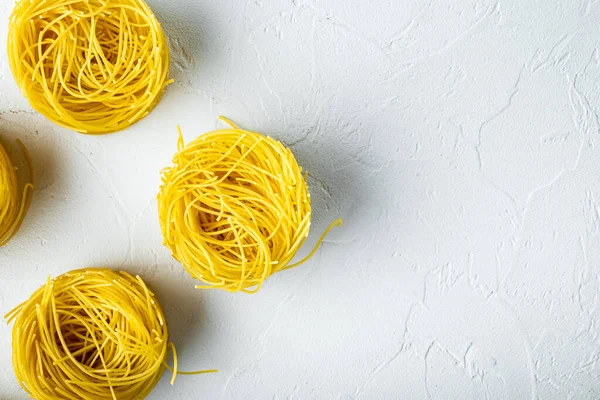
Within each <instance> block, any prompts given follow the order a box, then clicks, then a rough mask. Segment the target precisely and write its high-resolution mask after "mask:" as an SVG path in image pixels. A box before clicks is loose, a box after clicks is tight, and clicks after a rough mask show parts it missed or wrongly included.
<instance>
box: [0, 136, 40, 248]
mask: <svg viewBox="0 0 600 400" xmlns="http://www.w3.org/2000/svg"><path fill="white" fill-rule="evenodd" d="M17 142H18V143H19V146H21V149H22V150H23V153H24V154H25V157H26V159H27V162H28V163H29V183H27V184H26V185H25V187H24V188H23V192H22V193H19V184H18V180H17V173H16V172H15V168H14V167H13V164H12V162H11V161H10V158H9V157H8V154H7V153H6V150H4V147H3V146H2V144H0V247H2V246H4V245H5V244H6V243H8V241H9V240H10V239H12V237H13V236H14V235H15V234H16V233H17V231H18V230H19V228H20V227H21V224H22V223H23V219H24V218H25V214H26V213H27V210H28V209H29V204H30V203H31V195H30V194H31V190H32V189H33V169H32V168H31V160H30V159H29V154H28V153H27V150H26V149H25V146H23V143H21V141H20V140H17Z"/></svg>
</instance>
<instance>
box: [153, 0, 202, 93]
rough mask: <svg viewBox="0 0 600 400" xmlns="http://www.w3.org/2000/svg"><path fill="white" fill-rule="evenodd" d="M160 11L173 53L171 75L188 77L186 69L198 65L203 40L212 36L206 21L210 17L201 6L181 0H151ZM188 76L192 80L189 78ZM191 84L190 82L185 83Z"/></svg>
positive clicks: (178, 79)
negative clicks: (188, 4)
mask: <svg viewBox="0 0 600 400" xmlns="http://www.w3.org/2000/svg"><path fill="white" fill-rule="evenodd" d="M148 4H149V6H150V8H151V9H152V11H153V12H154V13H155V14H156V17H157V19H158V21H159V22H160V24H161V26H162V28H163V31H164V32H165V35H166V37H167V41H168V43H169V49H170V53H171V71H170V74H169V77H170V78H174V79H175V81H176V82H178V81H181V80H184V78H185V76H186V72H188V71H189V70H193V69H194V68H196V67H197V65H198V61H199V59H200V58H201V55H202V53H203V46H202V44H203V42H204V40H205V39H206V38H207V37H209V36H210V33H209V32H207V31H206V28H205V25H206V24H205V23H204V21H206V20H207V16H206V15H203V14H201V13H200V12H199V10H198V8H197V7H182V5H181V4H179V3H177V2H158V1H152V0H150V1H148ZM189 78H190V77H189V76H188V80H189ZM185 83H189V82H185Z"/></svg>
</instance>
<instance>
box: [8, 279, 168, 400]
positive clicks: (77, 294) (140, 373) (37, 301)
mask: <svg viewBox="0 0 600 400" xmlns="http://www.w3.org/2000/svg"><path fill="white" fill-rule="evenodd" d="M7 318H8V320H9V322H11V321H14V327H13V367H14V370H15V374H16V376H17V379H18V381H19V383H20V384H21V386H22V387H23V389H25V391H27V393H28V394H29V395H30V396H31V397H33V398H36V399H85V400H88V399H89V400H91V399H94V400H101V399H107V400H108V399H111V400H112V399H119V400H127V399H143V398H144V397H145V396H146V395H147V394H148V393H150V391H152V389H153V388H154V386H155V385H156V383H157V382H158V381H159V379H160V377H161V375H162V374H163V372H164V370H165V367H166V358H167V353H168V349H167V343H168V331H167V325H166V322H165V317H164V315H163V311H162V309H161V307H160V305H159V303H158V301H157V300H156V299H155V298H154V294H153V293H152V292H151V291H150V290H149V289H148V288H147V287H146V284H145V283H144V281H143V280H142V279H141V278H140V277H133V276H131V275H129V274H128V273H125V272H114V271H112V270H109V269H96V268H88V269H81V270H75V271H71V272H67V273H65V274H63V275H60V276H59V277H57V278H55V279H54V280H50V279H48V281H47V283H46V284H45V285H44V286H42V287H40V288H39V289H38V290H36V291H35V292H34V293H33V294H32V295H31V297H30V298H29V299H28V300H27V301H25V302H24V303H23V304H21V305H19V306H18V307H16V308H15V309H14V310H12V311H11V312H10V313H9V314H8V315H7Z"/></svg>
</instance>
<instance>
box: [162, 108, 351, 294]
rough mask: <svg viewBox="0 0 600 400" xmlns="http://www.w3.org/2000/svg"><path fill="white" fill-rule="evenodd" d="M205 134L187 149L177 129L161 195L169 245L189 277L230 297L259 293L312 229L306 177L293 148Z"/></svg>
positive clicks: (233, 133) (230, 132)
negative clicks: (237, 294)
mask: <svg viewBox="0 0 600 400" xmlns="http://www.w3.org/2000/svg"><path fill="white" fill-rule="evenodd" d="M221 119H223V120H224V121H226V122H228V123H229V124H230V125H231V127H232V128H231V129H221V130H217V131H213V132H209V133H206V134H204V135H202V136H200V137H199V138H197V139H196V140H194V141H192V142H190V143H188V144H187V146H184V144H183V137H182V135H181V131H180V132H179V142H178V151H177V153H176V154H175V156H174V157H173V164H174V165H173V166H171V167H168V168H165V169H164V170H163V171H162V173H161V175H162V185H161V187H160V191H159V194H158V212H159V218H160V225H161V229H162V233H163V237H164V244H165V246H167V247H168V248H169V249H170V250H171V252H172V254H173V257H174V258H175V259H177V260H178V261H179V262H181V264H183V266H184V268H185V269H186V270H187V271H188V273H189V274H190V275H191V276H192V277H193V278H195V279H199V280H201V281H203V282H204V283H206V285H203V286H201V285H199V286H197V287H198V288H220V289H224V290H227V291H231V292H237V291H242V292H246V293H254V292H256V291H258V290H259V289H260V287H261V285H262V283H263V282H264V280H265V279H266V278H268V277H269V276H270V275H272V274H273V273H275V272H278V271H281V270H285V269H288V268H291V267H294V266H296V265H299V264H301V263H303V262H305V261H306V260H308V258H310V257H311V256H312V255H313V254H314V252H315V251H316V249H317V248H318V246H319V245H320V244H321V242H322V241H323V239H324V237H325V235H326V234H327V233H328V232H329V230H330V229H331V228H332V227H333V226H340V225H341V223H342V221H341V220H339V219H338V220H336V221H334V222H333V223H332V224H331V225H330V226H329V228H328V229H327V230H326V231H325V233H324V234H323V235H322V236H321V238H320V239H319V241H318V242H317V245H316V246H315V248H314V250H313V251H312V252H311V253H310V254H309V255H308V256H307V257H306V258H304V259H303V260H301V261H300V262H297V263H295V264H290V262H291V261H292V259H293V258H294V255H295V254H296V252H297V251H298V250H299V249H300V247H301V246H302V244H303V243H304V241H305V240H306V238H307V237H308V233H309V230H310V223H311V204H310V193H309V191H308V187H307V185H306V179H305V178H306V176H305V175H303V173H302V168H300V167H299V166H298V163H297V162H296V159H295V158H294V155H293V154H292V152H291V151H290V149H288V148H286V147H285V146H284V145H283V144H282V143H281V142H279V141H277V140H274V139H272V138H270V137H267V136H263V135H261V134H259V133H256V132H250V131H245V130H242V129H239V128H237V127H236V126H235V125H234V124H233V123H231V122H230V121H229V120H227V119H225V118H223V117H221Z"/></svg>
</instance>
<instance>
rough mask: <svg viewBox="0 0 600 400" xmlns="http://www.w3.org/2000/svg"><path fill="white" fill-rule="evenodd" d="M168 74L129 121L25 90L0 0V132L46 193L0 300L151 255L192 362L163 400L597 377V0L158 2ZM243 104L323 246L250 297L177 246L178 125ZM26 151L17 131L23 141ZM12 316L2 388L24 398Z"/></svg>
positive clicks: (518, 384) (358, 393)
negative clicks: (54, 111) (166, 232)
mask: <svg viewBox="0 0 600 400" xmlns="http://www.w3.org/2000/svg"><path fill="white" fill-rule="evenodd" d="M148 2H149V4H150V5H151V6H152V7H153V9H154V11H155V12H156V14H157V16H158V17H159V19H160V21H162V23H163V26H164V28H165V30H166V32H167V34H168V36H169V38H170V44H171V47H172V56H173V65H172V71H171V72H172V77H173V78H175V79H176V83H175V84H173V85H172V86H170V87H169V88H168V90H167V92H166V95H165V96H164V98H163V100H162V102H161V103H160V105H159V106H158V107H157V108H156V110H155V111H154V112H153V113H152V114H150V115H149V116H148V117H147V118H146V119H144V120H143V121H142V122H140V123H138V124H137V125H135V126H134V127H132V128H130V129H128V130H127V131H124V132H120V133H116V134H114V135H110V136H104V137H87V136H82V135H78V134H75V133H72V132H69V131H66V130H64V129H61V128H58V127H56V126H54V125H52V124H51V123H49V122H48V121H46V120H45V119H44V118H42V117H40V116H39V115H37V114H35V113H34V112H32V110H31V108H30V106H29V105H28V103H27V102H26V100H24V99H23V98H22V97H21V95H20V93H19V91H18V89H17V87H16V85H15V83H14V81H13V79H12V76H11V74H10V71H9V68H8V65H7V61H6V56H5V54H6V49H5V38H6V34H7V18H8V15H9V13H10V11H11V7H12V5H11V3H12V2H11V1H8V0H6V1H3V2H2V4H1V5H0V20H1V21H2V23H1V24H0V54H2V57H1V58H0V137H1V138H2V140H3V141H4V142H5V143H10V144H12V143H14V138H17V137H20V138H22V139H23V141H24V142H25V144H26V145H27V147H28V148H29V151H30V152H31V155H32V157H33V160H34V166H35V171H36V190H35V194H34V198H33V203H32V206H31V211H30V212H29V214H28V215H27V219H26V220H25V223H24V225H23V228H22V229H21V231H20V232H19V234H18V236H16V237H15V238H14V240H13V241H12V242H11V243H10V244H9V245H8V246H6V247H4V248H2V249H0V291H1V294H0V311H2V313H5V312H7V311H9V310H10V309H11V308H12V307H13V306H14V305H16V304H17V303H19V302H21V301H22V300H24V299H26V298H27V297H28V295H29V294H30V292H31V291H32V290H34V289H35V288H37V287H38V286H39V285H41V284H42V283H43V282H44V280H45V279H46V277H47V276H48V275H53V276H54V275H57V274H60V273H62V272H65V271H67V270H70V269H74V268H80V267H86V266H108V267H112V268H116V269H126V270H128V271H132V272H135V273H139V274H141V275H142V276H143V277H144V278H145V279H146V280H148V281H149V282H150V284H151V286H152V288H153V289H154V291H155V292H156V293H157V295H158V296H159V299H160V300H161V302H162V304H163V306H164V308H165V312H166V313H167V315H168V321H169V323H170V329H171V332H172V338H173V340H174V341H175V342H176V344H177V346H178V350H179V353H180V365H181V368H183V369H195V368H219V369H220V372H219V373H218V374H214V375H204V376H197V377H183V376H182V377H180V378H179V379H178V381H177V383H176V385H175V386H174V387H171V386H170V385H169V384H168V379H169V377H167V376H165V377H164V378H163V380H162V381H161V382H160V383H159V385H158V386H157V388H156V389H155V391H154V392H153V394H152V395H151V396H150V398H152V399H198V398H206V399H288V398H296V399H344V400H347V399H390V398H402V399H424V398H431V399H450V398H456V399H485V398H487V399H529V398H531V399H566V398H573V399H598V398H600V383H599V382H600V361H599V360H600V304H599V302H600V298H599V293H600V178H599V176H600V143H599V142H600V118H599V110H600V49H599V46H600V39H599V38H600V24H599V23H598V21H599V18H600V4H599V2H597V1H595V0H583V1H578V0H572V1H571V0H563V1H551V0H542V1H538V2H533V1H526V0H502V1H498V2H496V1H492V0H490V1H488V0H453V1H448V0H415V1H406V2H404V1H385V2H384V1H370V2H367V1H364V0H330V1H317V0H296V1H294V0H262V1H255V0H249V1H245V0H244V1H242V0H240V1H237V0H227V1H223V0H202V1H200V0H149V1H148ZM220 114H223V115H226V116H228V117H230V118H232V119H233V120H235V121H236V122H238V123H239V124H240V125H241V126H243V127H246V128H248V129H253V130H257V131H261V132H265V133H268V134H271V135H273V136H275V137H277V138H280V139H281V140H283V141H284V142H285V143H287V144H288V145H290V146H291V148H292V149H293V151H294V152H295V154H296V155H297V158H298V159H299V161H300V163H301V164H302V165H303V166H304V167H305V168H307V169H308V170H309V171H310V174H311V178H310V187H311V190H312V194H313V199H314V211H315V218H314V224H313V231H312V235H311V242H310V243H309V244H308V245H307V246H306V248H304V249H303V253H306V251H307V250H308V248H309V247H310V245H311V244H312V243H314V241H315V240H316V238H317V237H318V235H319V234H320V233H321V231H322V230H323V229H324V228H325V227H326V226H327V224H328V223H329V222H330V221H331V220H333V219H334V218H336V217H343V218H344V221H345V223H344V226H343V228H341V229H339V230H336V231H333V232H332V233H331V236H329V238H328V239H327V241H326V243H325V244H324V245H323V247H322V249H321V250H320V251H319V252H318V253H317V255H316V256H315V258H314V259H312V261H311V262H309V263H307V264H305V265H303V266H301V267H299V268H297V269H294V270H291V271H288V272H285V273H281V274H278V275H277V276H274V277H272V278H271V279H270V280H269V281H268V283H267V284H266V285H265V286H264V288H263V289H262V290H261V292H260V293H259V294H257V295H253V296H250V295H244V294H230V293H225V292H218V291H198V290H195V289H193V284H194V282H193V281H192V280H191V279H190V278H188V276H187V275H186V274H185V273H184V270H183V269H182V267H181V266H180V265H178V263H177V262H175V261H174V260H173V259H171V257H170V254H169V252H168V250H167V249H165V248H164V247H163V246H162V245H161V242H162V239H161V235H160V230H159V225H158V219H157V211H156V200H155V196H156V193H157V188H158V185H159V171H160V169H161V168H162V167H164V166H166V165H168V164H169V163H170V159H171V156H172V154H173V152H174V151H175V147H176V138H177V134H176V125H177V124H181V126H182V129H183V132H184V135H185V138H186V139H187V140H190V139H193V138H195V137H196V136H198V135H200V134H201V133H203V132H205V131H208V130H211V129H213V128H215V127H216V126H217V122H216V117H217V116H218V115H220ZM12 150H13V152H14V153H15V156H16V155H17V154H18V153H17V149H16V146H12ZM10 342H11V331H10V327H8V326H6V325H5V324H0V398H2V399H24V398H26V397H25V395H24V392H22V391H21V390H20V388H19V387H18V384H17V382H16V381H15V379H14V375H13V372H12V366H11V348H10Z"/></svg>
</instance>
